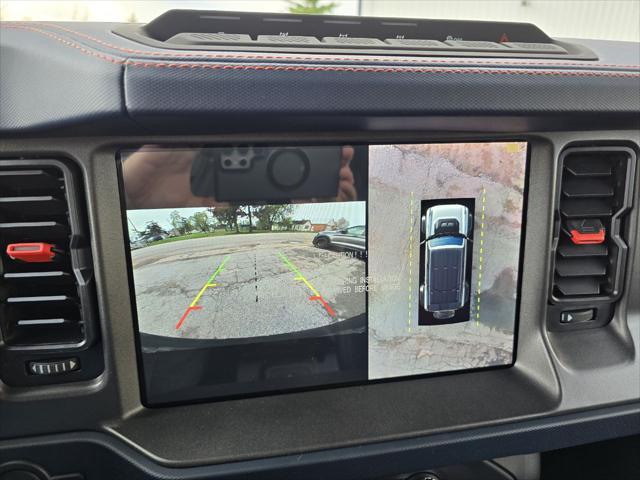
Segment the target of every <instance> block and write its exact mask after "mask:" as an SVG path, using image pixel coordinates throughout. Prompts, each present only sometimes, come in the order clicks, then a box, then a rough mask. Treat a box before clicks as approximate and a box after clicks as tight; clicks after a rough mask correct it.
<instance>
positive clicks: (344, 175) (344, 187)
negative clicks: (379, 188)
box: [336, 146, 358, 202]
mask: <svg viewBox="0 0 640 480" xmlns="http://www.w3.org/2000/svg"><path fill="white" fill-rule="evenodd" d="M353 154H354V150H353V147H348V146H345V147H342V158H341V159H340V172H339V184H338V197H337V198H336V200H337V201H338V202H348V201H351V200H356V199H357V198H358V193H357V192H356V187H355V185H354V179H353V172H352V171H351V160H353Z"/></svg>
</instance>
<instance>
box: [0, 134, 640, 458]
mask: <svg viewBox="0 0 640 480" xmlns="http://www.w3.org/2000/svg"><path fill="white" fill-rule="evenodd" d="M230 137H235V138H237V137H241V138H242V139H243V140H244V141H247V142H250V141H260V140H264V139H266V138H268V139H269V140H270V141H284V142H286V141H292V138H291V137H290V136H288V135H286V134H280V135H274V134H269V135H252V134H235V135H231V136H229V135H221V136H200V137H185V136H179V137H151V136H145V137H128V138H97V137H95V138H76V139H74V138H65V139H32V140H4V141H3V142H2V143H1V144H0V145H1V147H2V152H3V156H10V155H11V154H12V153H16V152H18V151H20V152H21V154H22V155H24V156H37V155H38V154H39V153H40V152H42V153H44V152H51V151H54V152H60V154H62V152H64V156H66V157H70V158H72V159H75V160H76V161H77V162H78V163H79V164H81V166H82V169H83V171H84V173H85V183H86V190H87V191H88V192H89V195H88V202H89V209H90V212H91V213H90V217H91V218H90V220H91V222H90V223H91V228H92V232H93V248H94V258H95V262H96V270H97V271H98V272H100V275H99V277H98V278H97V281H98V286H99V292H100V295H99V303H100V312H101V318H102V328H103V332H104V338H105V342H106V346H107V348H106V355H107V359H106V360H107V372H108V373H106V374H105V375H104V376H103V377H102V378H100V379H98V380H97V381H95V382H92V383H91V384H89V385H74V386H72V387H64V388H62V387H47V388H43V389H42V390H39V391H37V392H34V391H32V392H25V391H15V390H11V389H8V388H6V387H2V388H0V397H2V398H3V405H2V409H0V417H1V420H2V425H3V429H2V436H3V437H4V438H12V437H15V436H24V435H37V434H52V433H56V432H61V431H68V430H94V431H102V432H105V435H109V436H112V437H114V438H118V439H120V441H124V442H125V443H127V444H129V445H131V446H132V447H134V449H135V450H139V451H141V452H143V454H144V455H145V456H149V457H150V458H153V459H154V461H155V462H158V463H161V464H165V465H172V466H181V467H184V466H188V465H206V464H213V463H217V464H220V463H224V462H228V461H240V460H244V461H249V460H250V459H258V458H264V457H274V456H275V457H279V456H286V455H289V454H296V453H299V454H301V453H303V452H309V451H319V452H321V451H325V450H327V449H335V448H338V447H348V446H350V445H351V446H354V448H359V449H360V450H361V451H363V452H365V453H362V455H363V456H365V457H366V456H367V454H366V448H365V445H367V444H369V445H374V444H376V443H378V444H379V442H391V443H389V444H388V445H389V446H391V445H393V441H394V440H401V439H410V438H415V439H425V440H426V439H429V438H432V437H433V435H440V434H445V432H446V436H445V437H439V438H446V439H448V440H447V442H448V445H449V446H453V445H456V444H458V442H459V441H460V439H461V438H463V437H464V435H465V433H466V431H468V430H469V429H474V428H480V427H491V428H492V429H494V430H492V432H495V435H493V434H492V435H491V438H493V440H488V439H486V440H485V441H488V442H489V443H488V444H487V445H489V446H490V445H496V446H497V445H500V446H501V447H503V448H506V447H507V446H508V445H509V444H511V442H510V441H506V440H505V437H504V436H503V433H504V432H505V431H506V430H503V429H507V430H508V428H510V427H509V426H510V425H513V424H515V423H520V422H523V421H526V422H532V423H527V425H533V426H532V427H531V428H532V432H536V431H537V428H536V427H535V425H543V424H544V422H546V421H547V420H545V418H547V417H548V416H550V415H551V416H557V415H565V414H567V413H569V412H576V415H577V416H576V417H572V418H580V419H584V420H585V421H586V422H587V423H588V421H589V419H590V418H591V417H592V415H595V416H596V417H597V415H598V414H597V412H596V411H595V410H594V411H593V414H592V413H590V409H598V408H606V407H608V406H611V405H615V404H621V403H627V404H628V405H629V408H630V410H629V411H628V412H627V414H625V415H630V417H627V420H626V421H625V422H624V423H625V428H630V429H631V430H632V432H631V433H633V431H635V427H634V425H636V423H637V420H640V411H639V410H638V408H640V405H638V403H637V401H638V398H640V379H638V376H637V375H635V373H636V372H637V371H638V369H639V368H640V360H639V359H638V356H637V353H636V352H637V346H638V341H639V338H638V321H639V318H640V317H639V314H638V312H639V311H638V305H637V303H636V304H633V303H631V302H628V295H629V289H628V290H627V292H626V293H625V296H624V297H623V300H622V303H621V305H622V307H621V308H620V310H619V311H618V312H617V314H616V316H615V318H614V320H613V321H612V323H611V324H609V325H608V326H607V327H605V328H603V329H594V330H585V331H582V332H579V333H580V335H581V336H582V338H581V339H580V341H579V342H576V341H573V340H571V338H574V337H570V336H569V335H573V334H574V333H578V332H568V333H564V332H563V334H564V337H562V336H558V334H554V335H553V336H551V335H549V334H548V333H547V332H546V330H545V329H544V310H545V302H546V300H545V299H544V298H541V297H540V296H539V295H538V292H540V291H547V288H546V282H547V281H548V279H547V277H548V275H547V273H546V265H547V263H548V255H549V239H550V237H551V235H550V228H551V223H550V217H549V212H550V211H551V209H552V206H553V199H552V185H553V176H554V172H555V161H556V160H555V159H556V157H557V154H558V152H559V151H560V150H561V149H562V148H564V147H565V146H566V145H567V144H569V143H573V142H580V141H590V142H591V141H595V142H597V141H598V140H607V139H617V140H624V141H631V142H634V143H635V144H636V145H637V142H638V140H639V139H638V134H637V132H633V131H626V132H625V131H618V132H595V131H594V132H582V133H578V132H567V133H540V134H530V135H523V134H520V135H513V136H507V137H510V138H516V139H527V140H529V141H530V142H531V145H532V151H531V172H530V185H529V199H528V212H527V231H526V244H525V252H526V260H525V265H524V270H523V295H522V301H521V315H520V319H521V320H520V328H519V333H518V352H517V359H516V364H515V366H514V367H513V368H510V369H506V370H492V371H484V372H475V373H465V374H458V375H449V376H441V377H434V378H427V379H418V380H409V381H398V382H391V383H384V384H377V385H365V386H358V387H344V388H336V389H330V390H321V391H311V392H301V393H291V394H285V395H275V396H267V397H258V398H251V399H244V400H232V401H224V402H216V403H202V404H198V405H191V406H180V407H170V408H159V409H145V408H144V407H143V406H142V405H141V402H140V390H139V384H138V374H137V369H136V358H135V349H134V341H133V340H134V331H133V325H132V317H131V309H130V306H129V290H128V287H127V284H126V282H123V281H122V279H123V278H126V264H125V261H124V237H123V231H122V223H121V217H120V210H119V208H120V206H119V205H120V204H119V193H118V184H117V177H116V164H115V152H116V151H117V149H118V147H119V146H121V145H125V146H126V145H136V144H142V143H156V144H159V143H166V144H172V145H175V144H200V143H212V144H215V143H218V142H224V141H229V139H230ZM494 138H495V139H501V138H505V136H504V135H500V136H498V135H495V134H479V133H475V134H453V133H428V132H412V133H407V132H405V133H386V134H377V135H376V136H375V141H377V142H402V141H407V142H409V141H411V142H415V141H425V142H428V141H445V140H446V141H449V140H456V139H461V140H462V139H464V140H474V139H483V140H489V139H494ZM371 139H372V137H371V134H367V133H363V132H352V133H347V132H340V133H338V132H334V133H330V132H327V133H321V134H304V135H300V136H296V137H295V141H299V142H311V141H330V140H331V141H339V142H345V141H354V143H356V142H363V141H366V140H371ZM634 215H635V216H634V220H633V223H632V225H631V228H632V229H633V228H634V227H635V228H637V218H636V217H637V210H636V211H635V213H634ZM630 258H633V261H634V264H633V265H634V270H633V271H631V269H630V270H629V275H635V277H636V278H637V276H638V265H639V263H638V251H637V249H634V250H633V251H632V255H631V256H630ZM628 280H631V278H629V279H628ZM627 285H633V283H627ZM603 337H610V338H615V339H617V340H619V341H615V342H612V343H610V346H609V349H608V350H604V351H593V352H591V353H589V352H585V351H584V350H583V348H582V347H583V346H584V345H585V342H590V343H591V344H598V343H599V344H600V345H603V343H602V338H603ZM585 355H586V356H589V355H591V357H592V359H591V361H590V362H588V363H587V364H584V363H582V365H588V368H584V367H583V368H578V367H579V365H581V363H580V362H581V361H583V359H584V358H585ZM598 359H600V360H601V361H600V363H599V362H598ZM577 373H579V374H577ZM416 398H419V399H420V402H416V401H415V399H416ZM87 402H91V404H92V405H93V406H94V407H93V409H87V408H86V407H85V406H86V405H87ZM629 402H631V403H629ZM633 402H636V403H633ZM34 411H35V412H38V411H39V412H41V413H37V414H36V415H35V416H34V414H33V412H34ZM52 412H56V414H55V415H54V414H52ZM27 417H30V418H31V420H30V421H25V418H27ZM576 421H577V420H576ZM537 422H539V423H537ZM579 423H580V422H578V425H579ZM585 425H586V424H585ZM612 425H613V424H612ZM576 428H578V429H579V426H576ZM612 428H613V427H612ZM166 432H171V435H167V434H166ZM600 434H601V436H598V435H595V437H597V438H595V439H599V438H607V437H609V436H615V432H611V431H605V430H602V431H600ZM576 435H577V436H578V437H579V436H580V434H579V433H578V434H576ZM535 438H536V441H535V442H534V443H531V444H530V449H529V450H527V448H523V449H522V450H518V451H511V450H509V452H510V453H526V452H527V451H529V452H532V451H539V450H541V449H547V448H556V446H565V445H569V444H573V443H579V442H577V440H576V438H577V437H575V438H569V437H565V438H564V440H565V441H566V443H563V441H562V440H561V439H560V440H558V439H555V440H553V442H555V441H558V442H559V444H556V443H553V442H552V439H551V437H548V436H546V435H545V434H543V433H542V432H540V435H537V436H535ZM584 438H585V439H586V438H587V437H586V436H585V437H584ZM494 442H495V443H494ZM10 444H11V442H9V443H8V445H10ZM355 446H359V447H355ZM463 450H464V449H463ZM463 450H460V451H459V452H458V453H459V455H461V456H460V457H459V458H467V457H465V456H464V454H463V453H462V451H463ZM465 451H466V450H465ZM470 459H471V458H470ZM238 465H242V463H240V464H238Z"/></svg>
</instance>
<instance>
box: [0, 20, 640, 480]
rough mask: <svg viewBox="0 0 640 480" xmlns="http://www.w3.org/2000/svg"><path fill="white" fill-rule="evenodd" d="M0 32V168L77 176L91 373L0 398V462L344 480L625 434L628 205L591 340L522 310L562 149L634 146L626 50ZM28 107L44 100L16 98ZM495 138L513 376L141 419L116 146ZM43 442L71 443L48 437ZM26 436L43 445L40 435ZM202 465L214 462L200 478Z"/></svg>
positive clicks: (540, 284) (538, 299)
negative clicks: (98, 350)
mask: <svg viewBox="0 0 640 480" xmlns="http://www.w3.org/2000/svg"><path fill="white" fill-rule="evenodd" d="M13 27H16V28H11V25H9V27H7V25H5V24H3V26H2V37H1V38H0V48H1V49H2V50H1V51H0V61H2V62H3V63H2V68H1V69H0V88H1V89H2V98H1V99H0V102H1V103H0V107H1V111H0V113H1V115H0V131H1V132H2V133H3V137H2V139H0V156H2V157H3V158H12V157H13V158H15V157H24V158H32V157H38V156H49V157H50V156H52V155H53V156H56V157H60V158H68V159H70V160H72V161H74V162H76V163H77V164H78V165H80V166H81V168H82V171H83V173H84V181H85V190H86V191H87V192H88V193H87V202H88V209H89V216H90V226H91V232H92V249H93V257H94V262H95V267H96V271H97V272H99V274H98V277H97V284H98V296H99V308H100V318H101V328H102V331H103V339H104V342H105V361H106V364H105V365H106V369H105V373H104V374H103V375H102V376H101V377H99V378H98V379H96V380H94V381H91V382H85V383H82V384H75V385H66V386H59V387H42V388H38V389H34V390H28V389H15V388H13V389H12V388H9V387H7V386H5V385H0V426H1V428H0V439H3V440H2V441H1V443H0V463H1V462H2V461H5V460H10V459H16V458H30V456H33V458H41V459H43V460H42V461H45V460H46V461H50V462H54V463H55V462H56V461H58V462H59V461H60V459H61V458H65V457H64V455H63V454H62V453H61V452H64V451H65V450H57V449H55V448H53V447H52V445H53V444H59V445H63V446H65V447H64V448H76V449H77V451H78V452H83V453H84V454H86V455H88V456H89V458H90V457H91V455H92V452H93V453H95V454H96V455H98V454H97V453H96V452H98V451H101V452H108V453H106V454H105V455H106V456H105V457H99V458H105V459H106V458H111V456H112V455H115V456H116V457H118V458H120V459H122V460H121V461H122V462H123V463H122V465H123V468H128V469H129V470H123V471H126V472H130V476H128V477H127V478H131V479H135V478H179V477H180V476H183V477H185V478H214V477H215V476H216V475H218V476H224V475H231V474H234V475H236V476H238V477H241V476H244V475H246V474H247V473H248V472H253V473H254V474H255V475H256V476H257V475H258V474H268V473H269V472H271V475H272V477H273V478H282V477H281V476H280V477H278V475H282V474H283V473H292V472H293V473H295V474H302V473H304V474H309V473H313V472H315V471H317V469H318V468H320V467H322V468H327V469H328V470H326V472H329V475H328V476H333V477H336V478H338V477H339V474H341V475H342V476H343V477H344V478H350V477H354V476H357V473H358V472H366V473H376V474H377V473H380V474H383V473H384V472H389V473H393V472H398V471H400V470H399V469H401V467H405V466H406V467H407V468H409V469H411V468H414V467H415V468H420V466H421V465H422V466H428V465H432V464H434V465H435V464H439V463H438V462H449V461H452V460H453V459H455V460H456V461H471V460H474V459H479V458H487V457H489V456H494V455H507V454H519V453H528V452H536V451H540V450H545V449H552V448H559V447H564V446H569V445H575V444H579V443H583V442H587V441H596V440H600V439H606V438H612V437H615V436H620V435H627V434H633V433H638V432H640V375H638V372H640V358H639V355H638V349H639V348H640V298H639V297H640V295H637V292H638V290H637V285H639V284H640V249H638V248H637V245H638V223H639V220H638V215H639V209H638V206H637V204H636V207H635V210H634V212H633V213H632V216H631V220H630V223H629V226H628V228H629V231H630V232H632V234H633V232H635V236H636V239H635V245H634V246H632V248H631V250H630V252H629V253H630V255H629V265H628V269H627V278H626V282H625V283H626V285H627V288H626V290H625V292H624V295H623V297H622V300H621V302H620V304H619V308H618V309H617V311H616V314H615V316H614V318H613V320H612V322H611V323H610V324H609V325H607V326H606V327H603V328H600V329H593V330H584V331H580V332H561V333H553V334H551V333H548V332H547V331H546V329H545V327H544V325H545V318H544V317H545V310H546V308H545V306H546V298H544V296H541V295H540V292H546V291H547V290H548V288H547V287H548V285H547V282H548V275H547V265H548V263H549V262H548V260H549V251H550V240H551V214H552V210H553V200H554V199H553V191H554V188H553V186H554V181H555V178H554V176H555V172H556V159H557V156H558V154H559V152H560V151H561V150H562V149H563V148H564V147H565V146H567V145H570V144H573V143H575V142H584V143H587V144H588V143H592V142H595V143H598V142H608V141H623V142H629V143H630V144H631V145H633V147H634V148H635V149H636V150H638V144H639V143H640V134H639V133H638V126H639V125H640V115H639V113H638V112H640V96H639V95H638V91H640V71H639V68H640V67H639V66H638V63H640V56H639V52H640V47H639V46H638V44H630V43H624V44H620V43H615V42H600V41H593V42H586V41H585V43H588V44H589V47H590V48H592V49H593V50H594V51H596V53H597V55H598V57H599V58H600V60H599V61H597V62H582V63H573V64H570V65H567V64H563V63H562V62H558V61H545V62H542V64H525V63H524V62H517V61H515V62H514V61H506V60H501V59H491V60H487V59H466V60H464V61H460V60H459V59H458V60H456V59H447V58H441V59H438V61H437V62H436V61H433V59H423V60H424V61H422V60H421V61H420V62H417V61H416V59H415V58H411V57H393V58H391V57H382V58H379V57H376V58H372V57H371V56H363V55H360V56H358V55H350V56H345V58H340V59H336V58H335V57H330V56H320V57H319V56H314V57H308V58H301V57H300V56H296V55H283V56H282V57H281V58H277V59H274V58H273V57H272V56H270V55H265V54H259V53H254V54H251V55H249V56H247V55H246V54H245V55H238V54H231V53H223V54H222V55H223V56H221V55H220V54H216V56H212V55H205V54H197V55H194V54H191V55H189V56H186V57H185V56H184V52H183V53H182V54H181V53H180V52H172V51H160V50H158V49H154V48H153V47H141V46H140V45H138V44H135V43H134V42H131V41H129V40H126V39H123V38H121V37H117V36H116V35H113V34H112V33H111V32H110V29H111V28H112V27H113V25H112V24H95V23H87V24H84V23H83V24H46V23H38V24H35V23H30V24H28V25H25V24H24V23H18V24H13ZM25 27H29V28H25ZM44 51H46V52H47V54H46V55H45V54H43V53H42V52H44ZM25 59H28V60H29V61H28V62H25ZM159 63H164V64H171V66H169V67H158V66H157V65H158V64H159ZM138 64H140V65H138ZM141 64H149V65H150V66H148V67H144V66H142V65H141ZM26 66H28V67H29V68H28V69H27V68H24V67H26ZM256 67H260V68H256ZM316 67H318V68H316ZM338 67H339V68H338ZM512 71H517V72H518V73H512ZM480 72H482V73H480ZM543 72H548V73H543ZM354 79H355V80H354ZM33 91H38V92H40V95H42V98H46V99H47V101H46V102H39V101H38V99H37V98H35V97H34V98H28V99H27V100H28V101H22V98H21V97H24V96H27V95H29V94H30V92H33ZM7 92H8V94H7ZM212 92H213V94H212ZM49 100H50V101H49ZM176 122H179V123H176ZM536 131H537V132H539V133H529V132H536ZM181 132H182V133H183V134H180V133H181ZM185 132H186V133H185ZM221 132H228V133H226V134H223V133H221ZM255 132H262V133H255ZM294 132H295V133H294ZM310 132H315V133H310ZM462 132H464V133H462ZM496 132H501V133H496ZM159 133H164V134H165V135H159ZM196 133H200V134H201V135H198V136H196V135H195V134H196ZM505 138H507V139H519V140H520V139H526V140H528V141H530V142H531V145H532V151H531V175H530V185H529V199H528V207H529V208H528V212H527V231H526V245H525V252H526V253H525V255H526V257H525V265H524V270H523V295H522V300H521V315H520V328H519V332H518V351H517V359H516V363H515V366H514V367H513V368H510V369H506V370H492V371H483V372H477V373H464V374H456V375H449V376H441V377H433V378H424V379H419V380H409V381H398V382H392V383H385V384H377V385H366V386H358V387H344V388H337V389H330V390H321V391H313V392H302V393H292V394H286V395H276V396H269V397H258V398H251V399H245V400H232V401H224V402H217V403H202V404H198V405H191V406H181V407H172V408H161V409H146V408H144V407H143V406H142V404H141V400H140V388H139V379H138V373H137V360H136V353H135V348H134V329H133V323H132V312H131V308H130V301H129V300H130V299H129V295H130V292H129V288H128V285H127V282H126V281H125V279H126V278H127V272H126V263H125V257H124V254H125V246H124V235H123V228H122V221H121V212H120V199H119V192H118V181H117V176H116V163H115V152H116V151H117V150H118V149H119V148H120V147H123V146H136V145H140V144H149V143H152V144H167V145H182V144H191V145H193V144H205V143H211V144H216V143H228V142H234V141H235V142H252V141H268V142H331V141H336V142H353V143H363V142H367V141H375V142H402V141H406V142H420V141H424V142H428V141H452V140H490V139H505ZM638 186H639V181H638V179H636V189H637V188H638ZM635 198H636V201H637V198H638V194H637V190H636V194H635ZM634 288H635V291H634ZM416 399H419V401H416ZM61 432H71V433H70V434H68V435H66V436H64V435H62V436H57V434H60V433H61ZM78 432H81V433H78ZM87 432H89V433H87ZM43 435H56V436H54V437H42V438H36V436H43ZM18 438H23V440H17V439H18ZM309 452H311V453H309ZM265 457H268V458H269V459H268V460H264V458H265ZM56 458H57V460H56ZM105 461H106V460H105ZM225 462H236V463H225ZM207 464H217V465H218V466H217V467H215V468H213V469H212V468H209V467H196V465H207ZM160 465H163V466H160ZM167 466H171V467H180V469H178V468H168V467H167ZM87 468H91V467H89V466H88V467H87ZM207 468H209V469H208V470H207ZM340 468H344V470H340ZM358 469H359V470H358ZM340 472H343V473H340ZM331 473H334V475H331ZM108 474H109V472H106V473H104V475H108ZM96 475H97V476H96V478H117V477H116V476H115V475H112V476H111V477H109V476H102V477H100V476H99V475H101V473H99V472H98V473H97V474H96ZM90 478H93V477H90Z"/></svg>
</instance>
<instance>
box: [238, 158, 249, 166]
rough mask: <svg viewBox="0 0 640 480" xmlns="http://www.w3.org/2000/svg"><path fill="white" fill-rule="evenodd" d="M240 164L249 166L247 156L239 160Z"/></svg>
mask: <svg viewBox="0 0 640 480" xmlns="http://www.w3.org/2000/svg"><path fill="white" fill-rule="evenodd" d="M238 165H240V166H241V167H246V166H247V159H246V158H241V159H240V161H239V162H238Z"/></svg>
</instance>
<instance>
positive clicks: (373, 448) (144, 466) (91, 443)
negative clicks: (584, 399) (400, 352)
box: [0, 402, 640, 480]
mask: <svg viewBox="0 0 640 480" xmlns="http://www.w3.org/2000/svg"><path fill="white" fill-rule="evenodd" d="M112 433H113V432H111V433H109V432H74V433H68V434H58V435H48V436H43V437H32V438H29V439H23V440H13V441H0V462H2V463H4V462H9V461H13V460H23V461H24V460H27V461H31V462H34V463H36V464H39V465H42V466H44V467H45V468H46V469H49V470H52V471H67V472H68V471H69V470H72V471H73V470H75V471H82V472H83V473H84V474H85V476H87V477H88V478H91V479H97V480H101V479H104V480H112V479H113V478H127V479H128V480H142V479H153V480H169V479H172V480H178V479H180V480H183V479H184V480H205V479H217V478H224V479H233V478H243V479H251V478H261V479H280V478H332V479H336V480H338V479H345V480H346V479H355V478H370V477H378V476H384V475H389V474H396V473H398V472H412V471H419V470H422V469H426V468H434V467H438V466H445V465H449V464H455V463H456V462H458V461H459V460H460V458H464V459H465V461H474V460H483V459H486V458H494V457H496V456H503V455H520V454H525V453H532V452H539V451H545V450H552V449H557V448H561V447H568V446H574V445H579V444H584V443H591V442H595V441H600V440H607V439H610V438H615V437H623V436H629V435H634V434H637V433H640V403H638V402H634V403H629V404H623V405H618V406H614V407H608V408H602V409H597V410H591V411H586V412H575V413H570V414H564V415H558V416H555V417H549V418H545V419H539V420H532V421H525V422H519V423H513V424H510V425H506V426H498V427H487V428H476V429H471V430H467V431H465V432H457V433H442V434H436V435H431V436H425V437H416V438H412V439H406V440H397V441H393V442H381V443H375V444H370V445H362V446H352V447H346V448H341V449H331V450H323V451H318V452H311V453H301V454H297V455H288V456H281V457H274V458H269V459H259V460H250V461H244V462H233V463H227V464H221V465H207V466H195V465H180V467H181V468H175V467H177V466H178V465H175V464H174V465H172V464H171V463H169V462H166V461H164V460H163V459H161V458H158V457H154V456H153V455H152V454H151V453H150V452H146V451H144V450H143V449H142V448H141V447H139V446H137V445H135V444H132V443H131V442H128V441H126V439H123V438H118V437H114V436H113V435H112ZM70 451H73V452H75V455H74V464H73V465H69V464H65V459H68V458H69V457H67V456H66V454H65V452H70ZM114 474H115V476H114Z"/></svg>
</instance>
